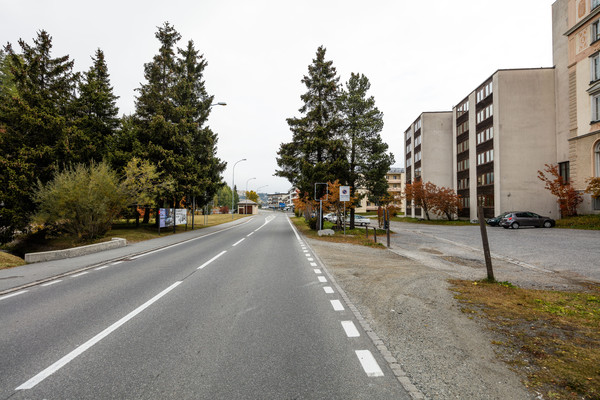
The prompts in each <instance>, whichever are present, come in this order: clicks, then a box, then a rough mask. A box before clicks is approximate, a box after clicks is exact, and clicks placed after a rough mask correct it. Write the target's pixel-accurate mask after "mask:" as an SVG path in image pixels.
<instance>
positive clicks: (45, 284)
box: [42, 279, 62, 286]
mask: <svg viewBox="0 0 600 400" xmlns="http://www.w3.org/2000/svg"><path fill="white" fill-rule="evenodd" d="M58 282H62V279H57V280H55V281H52V282H48V283H44V284H42V286H50V285H54V284H55V283H58Z"/></svg>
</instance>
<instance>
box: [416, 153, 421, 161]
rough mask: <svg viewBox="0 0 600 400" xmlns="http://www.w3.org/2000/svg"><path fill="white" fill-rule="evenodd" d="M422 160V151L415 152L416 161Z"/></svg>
mask: <svg viewBox="0 0 600 400" xmlns="http://www.w3.org/2000/svg"><path fill="white" fill-rule="evenodd" d="M417 161H421V152H418V153H415V162H417Z"/></svg>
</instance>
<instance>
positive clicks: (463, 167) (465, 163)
mask: <svg viewBox="0 0 600 400" xmlns="http://www.w3.org/2000/svg"><path fill="white" fill-rule="evenodd" d="M467 169H469V159H468V158H467V159H466V160H462V161H459V162H458V164H457V166H456V170H457V171H458V172H460V171H465V170H467Z"/></svg>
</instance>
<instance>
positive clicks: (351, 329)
mask: <svg viewBox="0 0 600 400" xmlns="http://www.w3.org/2000/svg"><path fill="white" fill-rule="evenodd" d="M342 327H343V328H344V331H345V332H346V336H348V337H359V336H360V333H359V332H358V329H356V326H355V325H354V322H352V321H342Z"/></svg>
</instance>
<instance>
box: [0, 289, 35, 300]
mask: <svg viewBox="0 0 600 400" xmlns="http://www.w3.org/2000/svg"><path fill="white" fill-rule="evenodd" d="M27 292H28V290H21V291H20V292H15V293H11V294H7V295H5V296H2V297H0V300H4V299H8V298H9V297H15V296H18V295H20V294H23V293H27Z"/></svg>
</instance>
